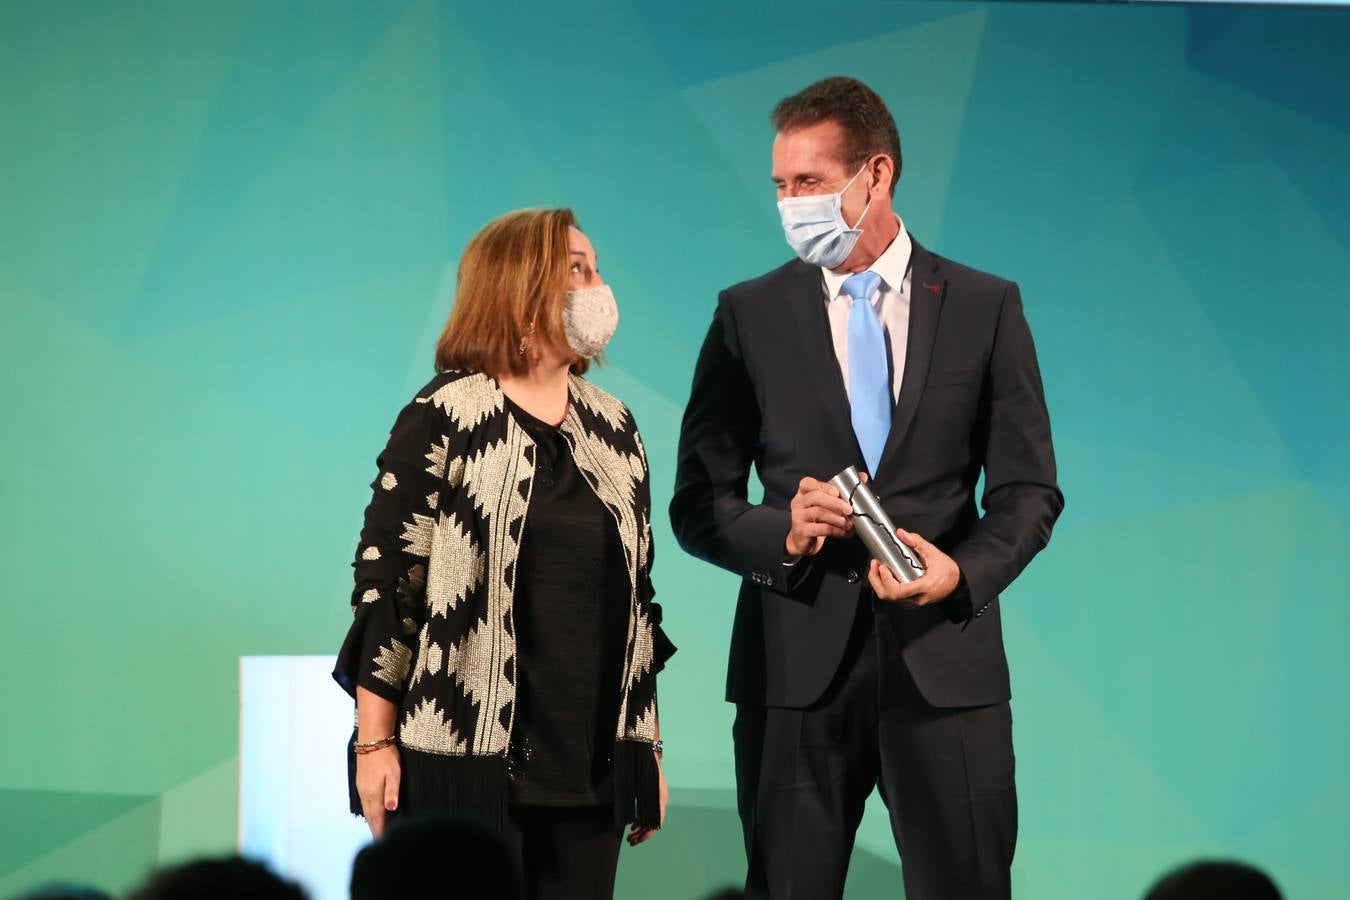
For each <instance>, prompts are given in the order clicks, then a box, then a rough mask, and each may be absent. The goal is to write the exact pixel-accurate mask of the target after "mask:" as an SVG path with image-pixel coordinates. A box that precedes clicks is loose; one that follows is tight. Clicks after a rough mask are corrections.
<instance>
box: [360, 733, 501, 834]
mask: <svg viewBox="0 0 1350 900" xmlns="http://www.w3.org/2000/svg"><path fill="white" fill-rule="evenodd" d="M355 739H356V738H355V736H354V735H353V737H352V740H353V741H354V740H355ZM347 758H348V762H347V793H348V798H349V800H350V804H351V811H352V814H353V815H357V816H359V815H361V798H360V796H359V795H358V794H357V793H356V754H355V753H353V752H351V744H350V742H349V743H348V754H347ZM399 764H400V770H401V771H400V776H401V777H400V779H399V789H398V813H397V814H398V815H407V816H419V815H425V814H428V813H454V814H456V815H462V816H467V817H470V818H475V819H479V820H480V821H482V822H483V824H485V825H487V826H488V827H489V828H492V829H493V830H495V831H497V832H498V833H500V834H506V833H507V824H508V823H507V810H506V805H507V798H508V794H507V771H506V760H505V759H504V758H502V757H500V756H444V755H442V754H440V753H426V752H423V751H421V750H411V749H409V748H407V747H403V746H400V747H399Z"/></svg>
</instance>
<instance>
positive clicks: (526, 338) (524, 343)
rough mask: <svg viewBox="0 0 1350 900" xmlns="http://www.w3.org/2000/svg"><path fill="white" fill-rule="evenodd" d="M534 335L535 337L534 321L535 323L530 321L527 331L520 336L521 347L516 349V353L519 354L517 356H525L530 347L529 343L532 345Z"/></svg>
mask: <svg viewBox="0 0 1350 900" xmlns="http://www.w3.org/2000/svg"><path fill="white" fill-rule="evenodd" d="M532 337H534V323H533V322H531V323H530V327H529V328H527V329H526V330H525V333H524V334H523V335H521V336H520V347H519V348H518V349H517V350H516V355H517V356H524V355H525V350H526V349H527V348H528V347H529V345H530V338H532Z"/></svg>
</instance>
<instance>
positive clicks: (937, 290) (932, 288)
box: [924, 284, 942, 294]
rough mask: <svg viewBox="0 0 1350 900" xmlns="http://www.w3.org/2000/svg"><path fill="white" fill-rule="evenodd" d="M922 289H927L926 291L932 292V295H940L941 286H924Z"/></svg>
mask: <svg viewBox="0 0 1350 900" xmlns="http://www.w3.org/2000/svg"><path fill="white" fill-rule="evenodd" d="M924 287H926V288H928V289H929V290H930V291H932V292H933V293H934V294H940V293H942V285H941V284H925V285H924Z"/></svg>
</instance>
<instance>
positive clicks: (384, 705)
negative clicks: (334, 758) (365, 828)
mask: <svg viewBox="0 0 1350 900" xmlns="http://www.w3.org/2000/svg"><path fill="white" fill-rule="evenodd" d="M397 718H398V707H397V706H395V705H394V704H393V703H392V702H391V701H389V700H386V699H384V698H383V697H381V696H379V695H378V694H375V693H372V692H371V691H368V690H366V689H365V688H363V687H358V688H357V689H356V739H357V740H358V741H382V740H384V739H385V738H387V737H389V736H390V735H392V734H394V732H395V730H396V729H397V725H396V724H395V722H396V720H397ZM402 777H403V768H402V766H401V765H399V756H398V747H397V746H392V745H391V746H388V747H381V748H380V749H378V750H372V751H371V752H369V753H358V754H356V795H357V796H358V797H360V798H361V815H363V816H365V817H366V823H367V824H369V825H370V833H371V834H373V835H374V836H375V837H379V836H380V835H381V834H383V833H384V822H385V819H386V818H387V817H388V815H389V813H391V812H393V811H394V810H396V809H398V785H399V781H400V780H401V779H402Z"/></svg>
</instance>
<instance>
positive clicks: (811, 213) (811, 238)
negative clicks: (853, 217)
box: [778, 166, 872, 269]
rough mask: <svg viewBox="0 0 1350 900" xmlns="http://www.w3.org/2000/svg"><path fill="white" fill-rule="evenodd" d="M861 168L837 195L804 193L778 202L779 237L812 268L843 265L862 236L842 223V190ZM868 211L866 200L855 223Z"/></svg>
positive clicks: (859, 232)
mask: <svg viewBox="0 0 1350 900" xmlns="http://www.w3.org/2000/svg"><path fill="white" fill-rule="evenodd" d="M866 168H867V166H863V167H862V169H859V170H858V171H857V172H856V173H854V175H853V177H852V178H850V179H849V180H848V184H846V185H844V190H843V191H840V192H839V193H837V194H808V195H805V196H801V197H784V198H783V199H782V200H779V201H778V215H779V216H780V217H781V218H782V220H783V234H784V235H785V236H786V237H787V242H788V246H790V247H791V248H792V249H793V250H795V251H796V253H797V255H798V256H799V257H801V259H802V261H803V262H808V263H810V264H811V265H813V266H823V267H824V268H826V269H833V268H835V267H836V266H840V265H843V262H844V260H846V259H848V255H849V254H850V253H852V252H853V247H854V245H856V244H857V243H858V238H859V237H860V236H861V235H862V229H861V228H858V227H856V223H855V227H853V228H850V227H849V225H848V223H847V222H845V221H844V213H843V205H844V191H847V190H848V189H849V187H850V186H851V185H852V184H853V182H855V181H857V180H858V176H859V175H861V174H862V173H863V169H866ZM871 208H872V200H871V199H870V198H869V199H868V201H867V206H866V207H864V208H863V212H862V215H861V216H859V217H858V222H862V220H863V219H865V218H867V210H869V209H871Z"/></svg>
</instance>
